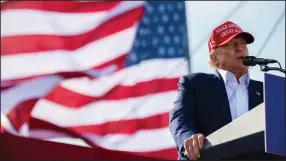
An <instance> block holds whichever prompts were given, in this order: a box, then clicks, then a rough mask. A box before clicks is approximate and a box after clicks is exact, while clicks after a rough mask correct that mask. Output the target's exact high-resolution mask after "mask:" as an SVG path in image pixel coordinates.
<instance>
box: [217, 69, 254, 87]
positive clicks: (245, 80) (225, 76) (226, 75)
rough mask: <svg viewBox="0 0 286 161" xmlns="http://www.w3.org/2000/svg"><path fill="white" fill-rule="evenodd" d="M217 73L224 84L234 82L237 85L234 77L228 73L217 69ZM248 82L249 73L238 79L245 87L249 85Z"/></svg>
mask: <svg viewBox="0 0 286 161" xmlns="http://www.w3.org/2000/svg"><path fill="white" fill-rule="evenodd" d="M217 71H218V72H219V74H220V75H221V77H222V79H223V81H224V83H229V82H235V83H238V82H237V80H236V78H235V75H234V74H233V73H231V72H229V71H226V70H223V69H217ZM249 81H250V76H249V72H247V73H245V74H244V75H243V76H241V77H240V78H239V82H242V83H243V84H245V85H246V86H248V85H249Z"/></svg>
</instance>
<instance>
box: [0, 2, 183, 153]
mask: <svg viewBox="0 0 286 161" xmlns="http://www.w3.org/2000/svg"><path fill="white" fill-rule="evenodd" d="M184 3H185V2H184V1H182V2H177V1H176V2H175V1H174V2H140V1H105V2H104V1H90V2H77V1H61V2H60V1H58V2H56V1H51V2H47V1H30V2H24V1H18V2H17V1H14V2H3V3H2V4H1V132H2V133H4V132H8V133H12V134H15V135H21V136H25V137H32V138H38V139H43V140H50V141H61V142H66V143H71V144H77V145H82V146H89V147H90V146H91V147H92V146H101V147H103V148H106V149H111V150H120V151H129V152H132V153H138V154H142V155H146V156H155V157H158V158H163V159H176V157H177V153H176V149H175V143H174V140H173V138H172V137H171V134H170V132H169V129H168V117H169V115H168V112H169V110H170V109H171V108H172V106H173V102H174V100H175V97H176V94H177V82H178V80H179V77H180V76H182V75H184V74H187V71H188V70H187V68H188V67H187V61H186V55H188V46H187V41H186V40H187V31H186V17H185V4H184Z"/></svg>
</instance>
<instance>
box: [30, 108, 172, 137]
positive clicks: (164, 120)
mask: <svg viewBox="0 0 286 161" xmlns="http://www.w3.org/2000/svg"><path fill="white" fill-rule="evenodd" d="M168 120H169V113H168V112H166V113H162V114H158V115H153V116H148V117H145V118H136V119H129V120H119V121H107V122H104V123H102V124H97V125H85V126H68V127H66V129H68V130H70V131H73V132H77V133H89V134H94V135H99V136H105V135H109V134H126V135H133V134H136V132H137V131H140V130H152V129H157V128H165V127H168V122H169V121H168ZM30 126H31V129H33V130H35V129H45V130H51V131H58V132H59V131H61V130H59V128H57V127H55V126H53V125H52V124H49V123H46V122H45V121H43V120H40V121H39V119H33V121H32V122H31V123H30Z"/></svg>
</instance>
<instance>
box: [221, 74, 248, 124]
mask: <svg viewBox="0 0 286 161" xmlns="http://www.w3.org/2000/svg"><path fill="white" fill-rule="evenodd" d="M218 72H219V73H220V75H221V76H222V78H223V81H224V85H225V88H226V92H227V96H228V101H229V106H230V111H231V118H232V120H235V119H236V118H238V117H240V116H241V115H243V114H245V113H246V112H247V111H248V88H247V87H248V84H249V80H250V78H249V73H246V74H244V75H243V76H242V77H240V78H239V82H238V81H237V80H236V77H235V75H234V74H233V73H231V72H228V71H225V70H222V69H218Z"/></svg>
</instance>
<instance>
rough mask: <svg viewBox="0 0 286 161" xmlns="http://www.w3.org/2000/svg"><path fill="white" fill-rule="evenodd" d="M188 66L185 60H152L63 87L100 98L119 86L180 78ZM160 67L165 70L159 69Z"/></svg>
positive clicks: (65, 83) (67, 82)
mask: <svg viewBox="0 0 286 161" xmlns="http://www.w3.org/2000/svg"><path fill="white" fill-rule="evenodd" d="M186 65H187V62H186V61H185V60H184V59H183V58H173V59H150V60H148V61H142V62H141V63H140V64H139V65H134V66H131V67H128V68H125V69H124V70H120V71H118V72H116V73H113V74H110V75H108V76H102V77H100V78H98V79H94V80H93V79H86V78H78V79H69V80H66V81H63V82H61V86H62V87H64V88H66V89H69V90H71V91H74V92H76V93H80V94H83V95H87V96H92V97H99V96H102V95H105V94H106V93H107V92H110V90H112V89H114V88H116V87H117V86H118V85H123V86H132V85H135V84H137V83H140V82H147V81H152V80H154V79H168V78H179V77H180V76H181V75H183V74H184V73H186V72H187V69H186ZM160 66H163V67H164V68H158V67H160ZM150 71H152V72H150ZM98 87H100V88H98Z"/></svg>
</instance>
